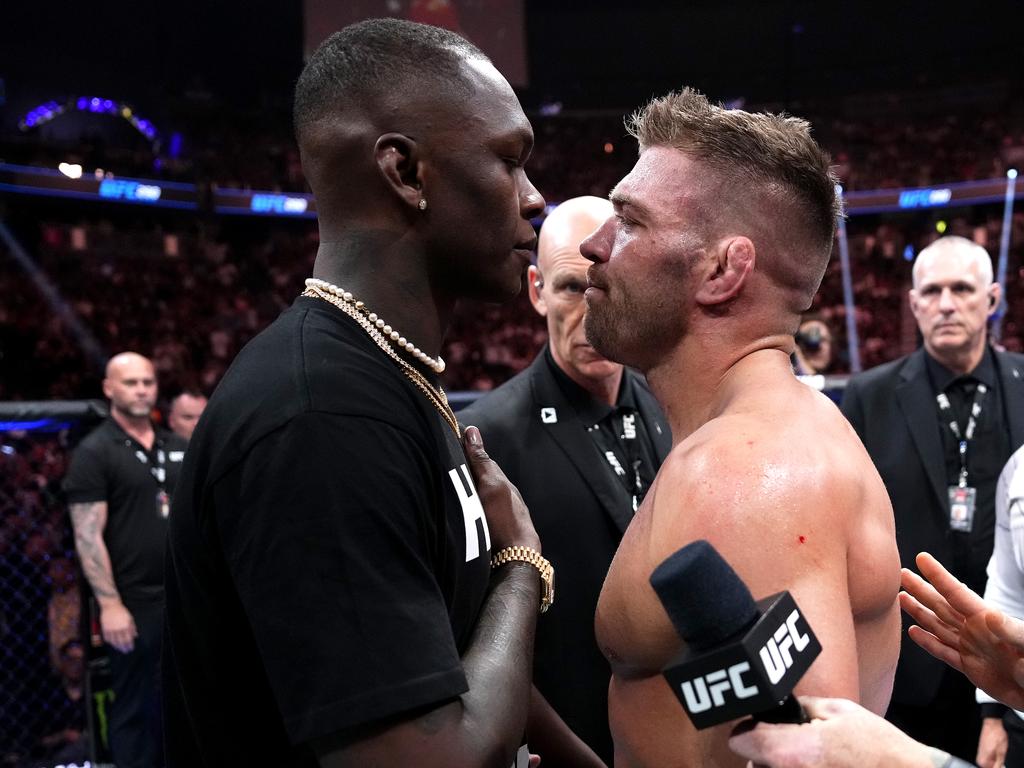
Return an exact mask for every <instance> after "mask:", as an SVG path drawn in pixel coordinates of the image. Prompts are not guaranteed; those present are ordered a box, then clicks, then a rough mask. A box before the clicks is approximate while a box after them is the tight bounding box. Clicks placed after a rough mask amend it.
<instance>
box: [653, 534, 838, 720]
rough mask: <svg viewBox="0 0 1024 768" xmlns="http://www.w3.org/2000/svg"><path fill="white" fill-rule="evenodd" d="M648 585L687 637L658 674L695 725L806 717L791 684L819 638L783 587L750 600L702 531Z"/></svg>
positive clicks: (816, 651) (814, 651)
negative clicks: (758, 599) (772, 593)
mask: <svg viewBox="0 0 1024 768" xmlns="http://www.w3.org/2000/svg"><path fill="white" fill-rule="evenodd" d="M651 586H652V587H654V591H655V592H656V593H657V594H658V599H659V600H661V604H662V606H664V608H665V612H666V613H667V614H668V617H669V619H671V621H672V626H674V627H675V629H676V632H678V633H679V636H680V637H681V638H682V639H683V640H684V641H685V642H686V645H687V648H686V650H685V651H683V652H682V653H681V654H680V655H679V656H678V657H677V658H676V659H675V660H673V661H672V663H670V664H669V665H668V666H667V667H665V669H664V670H662V674H664V676H665V679H666V680H667V681H668V684H669V687H671V688H672V691H673V693H675V695H676V698H678V699H679V702H680V703H681V704H682V705H683V708H684V709H685V710H686V714H687V715H689V717H690V720H691V722H692V723H693V725H694V727H695V728H698V729H702V728H710V727H711V726H713V725H720V724H721V723H725V722H728V721H730V720H735V719H736V718H739V717H746V716H747V715H753V716H754V719H755V720H761V721H763V722H767V723H805V722H808V720H809V718H808V717H807V713H806V712H804V710H803V707H802V706H800V702H798V701H797V700H796V697H795V696H793V695H792V692H793V688H794V687H795V686H796V684H797V682H799V680H800V678H801V677H803V676H804V673H805V672H806V671H807V670H808V668H809V667H810V666H811V663H812V662H813V661H814V660H815V659H816V658H817V657H818V654H819V653H821V644H820V643H819V642H818V639H817V638H816V637H815V636H814V633H813V632H812V631H811V628H810V627H809V626H808V625H807V621H806V619H804V617H803V614H801V613H800V609H799V608H798V607H797V605H796V602H795V601H794V600H793V597H792V596H791V595H790V594H789V592H779V593H777V594H775V595H772V596H771V597H766V598H765V599H763V600H760V601H758V602H757V603H755V602H754V598H753V597H752V596H751V594H750V590H749V589H747V585H746V584H744V583H743V581H742V580H741V579H740V577H739V576H737V575H736V571H734V570H733V569H732V567H731V566H730V565H729V564H728V563H727V562H726V561H725V560H724V559H723V558H722V556H721V555H720V554H718V551H717V550H716V549H715V548H714V547H712V546H711V544H709V543H708V542H707V541H704V540H703V539H701V540H699V541H695V542H693V543H692V544H688V545H687V546H685V547H683V548H682V549H680V550H679V551H678V552H676V553H675V554H674V555H672V556H671V557H669V558H668V559H666V560H665V562H663V563H662V564H661V565H659V566H658V567H657V568H656V569H655V571H654V573H652V574H651Z"/></svg>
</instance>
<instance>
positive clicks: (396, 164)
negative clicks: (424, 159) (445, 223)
mask: <svg viewBox="0 0 1024 768" xmlns="http://www.w3.org/2000/svg"><path fill="white" fill-rule="evenodd" d="M373 153H374V159H375V160H376V162H377V168H378V170H379V171H380V174H381V176H382V177H383V178H384V182H385V183H386V184H387V185H388V187H390V189H391V191H392V192H394V193H395V194H396V195H397V196H398V197H399V198H401V199H402V201H403V202H404V203H405V204H406V205H407V206H409V208H410V209H418V210H420V211H422V210H425V208H426V205H425V204H423V202H422V201H424V200H426V199H427V198H426V197H425V193H424V191H423V181H422V179H421V177H420V170H421V169H420V152H419V147H418V146H417V144H416V142H415V141H414V140H413V139H410V138H409V137H408V136H405V135H404V134H401V133H385V134H384V135H382V136H380V137H379V138H378V139H377V143H376V144H375V145H374V147H373Z"/></svg>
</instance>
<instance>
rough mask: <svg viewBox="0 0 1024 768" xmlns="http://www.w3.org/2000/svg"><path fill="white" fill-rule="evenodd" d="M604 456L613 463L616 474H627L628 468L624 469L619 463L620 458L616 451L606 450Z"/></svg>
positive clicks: (623, 475)
mask: <svg viewBox="0 0 1024 768" xmlns="http://www.w3.org/2000/svg"><path fill="white" fill-rule="evenodd" d="M604 457H605V458H606V459H608V463H609V464H611V465H612V469H614V470H615V474H616V475H618V476H619V477H625V476H626V470H624V469H623V468H622V465H621V464H619V459H618V457H617V456H616V455H615V452H614V451H605V452H604Z"/></svg>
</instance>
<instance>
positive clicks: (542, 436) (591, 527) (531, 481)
mask: <svg viewBox="0 0 1024 768" xmlns="http://www.w3.org/2000/svg"><path fill="white" fill-rule="evenodd" d="M624 375H625V376H628V377H629V378H630V380H631V381H632V383H633V386H634V392H635V393H636V401H637V406H638V408H639V411H640V415H641V418H642V419H643V421H644V425H645V427H646V429H647V433H648V435H650V437H651V441H652V443H653V444H654V450H655V453H656V455H657V457H658V462H659V464H660V463H661V461H663V460H664V458H665V456H667V455H668V452H669V450H670V449H671V447H672V439H671V434H670V432H669V426H668V422H667V421H666V420H665V418H664V416H663V414H662V412H661V409H660V408H659V407H658V404H657V402H656V401H655V400H654V397H653V396H652V395H651V393H650V390H649V389H648V388H647V385H646V382H645V381H644V380H643V379H642V378H641V377H640V376H639V375H637V374H636V373H634V372H633V371H630V370H629V369H626V371H625V372H624ZM541 409H553V417H554V419H556V420H554V421H552V412H551V411H550V410H548V411H547V412H546V413H547V421H545V418H544V417H542V414H541ZM459 421H460V422H462V423H463V424H465V425H470V424H472V425H475V426H476V427H478V428H479V429H480V432H481V434H482V435H483V438H484V447H485V448H486V450H487V453H488V454H489V455H490V456H491V458H493V459H494V460H495V461H497V462H498V464H499V465H500V466H501V468H502V469H503V470H504V471H505V474H506V475H508V477H509V479H510V480H511V481H512V482H513V483H514V484H515V485H516V486H517V487H518V488H519V492H520V493H521V494H522V495H523V499H524V500H525V501H526V504H527V506H528V507H529V508H530V514H531V516H532V517H533V522H534V525H535V526H536V528H537V533H538V534H539V535H540V540H541V545H542V547H543V550H544V556H545V557H546V558H548V559H549V560H550V561H551V563H552V565H553V566H554V568H555V604H554V606H553V607H552V608H551V610H550V611H548V612H547V613H546V614H544V615H543V616H541V617H540V618H539V620H538V623H537V642H536V650H535V653H534V683H535V685H536V686H537V689H538V690H539V691H540V692H541V693H542V694H544V696H545V698H547V700H548V701H549V702H550V703H551V706H552V707H554V709H555V711H556V712H558V714H559V715H561V717H562V719H563V720H565V722H566V723H567V724H568V725H569V727H570V728H572V730H573V731H574V732H575V733H576V734H577V735H578V736H579V737H580V738H581V739H583V741H585V742H586V743H587V744H588V745H589V746H590V747H591V749H593V750H594V751H595V752H596V753H597V754H598V755H599V756H600V757H601V758H603V759H604V761H605V762H606V763H607V764H608V765H611V764H612V740H611V734H610V732H609V730H608V681H609V679H610V677H611V670H610V669H609V666H608V663H607V662H606V661H605V659H604V656H603V655H602V654H601V652H600V651H599V650H598V647H597V642H596V640H595V639H594V611H595V609H596V607H597V598H598V596H599V594H600V592H601V586H602V585H603V584H604V577H605V574H606V573H607V572H608V566H609V565H610V564H611V561H612V556H613V555H614V554H615V550H616V548H617V547H618V545H619V541H620V540H621V539H622V534H623V532H625V530H626V526H627V525H629V522H630V520H632V518H633V505H632V498H631V496H630V495H629V494H628V493H627V492H626V490H625V488H624V487H623V486H622V484H621V483H620V482H619V480H618V479H617V478H616V477H615V476H614V475H613V474H612V470H611V468H610V467H609V466H608V462H607V461H606V460H605V458H604V456H603V455H602V454H601V452H600V451H599V450H598V448H597V446H596V445H595V443H594V440H593V438H591V436H590V435H588V434H587V432H586V429H585V427H584V425H583V423H582V422H581V421H580V420H579V418H578V417H577V416H576V413H575V411H574V409H573V407H572V405H571V404H570V403H569V401H568V400H567V399H566V397H565V395H564V394H563V393H562V390H561V388H560V387H559V385H558V382H557V381H556V380H555V378H554V376H553V374H552V372H551V370H550V369H549V368H548V365H547V362H546V360H545V355H544V353H543V352H541V354H540V355H538V356H537V358H536V360H534V361H533V363H532V364H531V365H530V367H529V368H527V369H526V370H525V371H523V372H522V373H520V374H518V375H517V376H515V377H513V378H512V379H510V380H509V381H508V382H506V383H505V384H504V385H502V386H501V387H498V388H497V389H495V390H494V391H493V392H491V393H489V394H487V395H486V396H484V397H483V398H481V399H480V400H478V401H477V402H475V403H474V404H473V405H471V406H470V407H468V408H466V409H465V410H463V411H460V412H459ZM553 768H555V767H554V766H553Z"/></svg>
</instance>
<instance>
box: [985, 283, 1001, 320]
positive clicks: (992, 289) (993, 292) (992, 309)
mask: <svg viewBox="0 0 1024 768" xmlns="http://www.w3.org/2000/svg"><path fill="white" fill-rule="evenodd" d="M1002 295H1003V286H1001V285H1000V284H999V283H992V285H990V286H989V288H988V316H989V317H992V315H994V314H995V313H996V311H997V310H998V309H999V299H1000V298H1001V297H1002Z"/></svg>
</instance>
